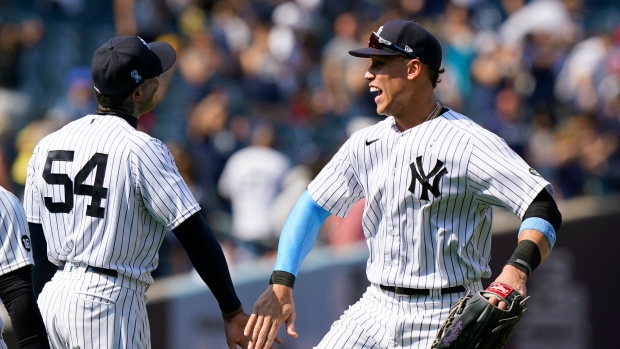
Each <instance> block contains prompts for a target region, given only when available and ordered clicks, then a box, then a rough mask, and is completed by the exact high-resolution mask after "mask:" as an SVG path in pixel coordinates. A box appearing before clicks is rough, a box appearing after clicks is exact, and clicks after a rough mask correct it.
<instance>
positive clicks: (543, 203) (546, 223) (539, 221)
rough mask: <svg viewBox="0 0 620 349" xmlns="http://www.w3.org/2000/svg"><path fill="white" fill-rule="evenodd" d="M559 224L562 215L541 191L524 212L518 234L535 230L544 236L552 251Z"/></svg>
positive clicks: (544, 190) (545, 193)
mask: <svg viewBox="0 0 620 349" xmlns="http://www.w3.org/2000/svg"><path fill="white" fill-rule="evenodd" d="M561 224H562V214H561V213H560V210H558V206H557V204H556V202H555V200H554V199H553V197H552V196H551V194H549V193H548V192H547V190H546V189H543V190H541V191H540V193H539V194H538V195H537V196H536V198H534V201H532V203H531V204H530V206H529V207H528V208H527V210H526V211H525V214H524V215H523V222H522V223H521V227H520V228H519V233H521V232H522V231H523V230H526V229H534V230H537V231H539V232H541V233H542V234H543V235H545V237H546V238H547V241H548V242H549V247H550V248H552V249H553V245H555V240H556V233H557V231H558V230H559V229H560V226H561Z"/></svg>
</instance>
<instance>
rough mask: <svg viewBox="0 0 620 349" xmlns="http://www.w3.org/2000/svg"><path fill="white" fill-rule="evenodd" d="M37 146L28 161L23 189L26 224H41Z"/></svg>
mask: <svg viewBox="0 0 620 349" xmlns="http://www.w3.org/2000/svg"><path fill="white" fill-rule="evenodd" d="M38 148H39V145H38V144H37V146H36V147H35V148H34V152H33V153H32V156H31V157H30V160H29V161H28V171H27V177H26V186H25V188H24V209H25V211H26V217H27V218H28V222H30V223H35V224H41V211H40V208H41V207H42V204H41V203H40V197H41V196H40V193H39V190H38V188H37V184H36V180H35V178H36V176H37V171H36V166H35V164H36V163H37V156H38V154H39V152H38V151H37V150H38Z"/></svg>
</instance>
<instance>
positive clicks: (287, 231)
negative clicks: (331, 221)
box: [274, 191, 330, 276]
mask: <svg viewBox="0 0 620 349" xmlns="http://www.w3.org/2000/svg"><path fill="white" fill-rule="evenodd" d="M329 215H330V213H329V212H328V211H327V210H325V209H324V208H322V207H321V206H319V204H317V203H316V201H314V199H312V197H311V196H310V193H308V191H305V192H304V193H303V195H302V196H301V197H300V198H299V200H297V203H296V204H295V207H293V210H292V211H291V213H290V214H289V216H288V219H287V220H286V223H285V224H284V228H282V234H281V235H280V242H279V244H278V257H277V259H276V265H275V268H274V270H282V271H286V272H289V273H291V274H293V275H295V276H297V273H298V272H299V266H300V265H301V261H302V260H303V259H304V258H305V257H306V255H307V254H308V252H310V249H311V248H312V246H313V245H314V242H315V241H316V237H317V235H318V233H319V230H320V229H321V226H322V225H323V222H325V219H327V217H328V216H329Z"/></svg>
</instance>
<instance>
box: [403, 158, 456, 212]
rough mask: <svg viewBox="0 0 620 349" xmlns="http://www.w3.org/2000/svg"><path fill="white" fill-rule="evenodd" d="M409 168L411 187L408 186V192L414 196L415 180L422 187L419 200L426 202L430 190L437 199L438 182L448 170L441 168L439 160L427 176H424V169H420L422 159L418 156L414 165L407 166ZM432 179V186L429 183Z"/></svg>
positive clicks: (438, 192) (441, 163)
mask: <svg viewBox="0 0 620 349" xmlns="http://www.w3.org/2000/svg"><path fill="white" fill-rule="evenodd" d="M409 167H410V168H411V177H412V178H411V185H409V191H410V192H412V193H413V194H415V181H416V179H417V180H418V181H420V185H422V195H420V200H427V201H428V191H429V190H430V191H431V193H432V194H433V196H434V197H438V196H439V195H441V192H440V191H439V180H440V179H441V177H443V176H444V175H445V174H446V173H448V170H446V168H445V167H443V162H442V161H441V160H437V163H436V164H435V167H434V168H433V170H432V171H431V172H429V174H428V175H426V174H424V169H423V168H422V157H421V156H418V157H417V158H416V159H415V164H414V163H413V162H412V163H411V164H409ZM433 176H434V177H435V179H433V185H432V186H431V184H430V183H429V180H430V179H431V178H433Z"/></svg>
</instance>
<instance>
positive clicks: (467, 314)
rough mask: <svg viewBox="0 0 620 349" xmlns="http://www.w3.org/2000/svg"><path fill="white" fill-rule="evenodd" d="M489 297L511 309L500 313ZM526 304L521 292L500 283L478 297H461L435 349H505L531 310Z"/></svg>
mask: <svg viewBox="0 0 620 349" xmlns="http://www.w3.org/2000/svg"><path fill="white" fill-rule="evenodd" d="M489 297H497V298H499V299H500V300H502V301H505V302H506V303H507V305H508V306H507V307H506V309H505V310H502V309H499V308H498V307H497V306H495V305H493V304H491V303H490V302H489V300H488V298H489ZM528 298H529V297H528ZM526 300H527V298H523V296H522V295H521V294H520V293H519V292H517V290H514V289H513V288H512V287H510V286H508V285H505V284H502V283H499V282H494V283H492V284H491V285H490V286H489V287H488V288H487V289H486V290H484V291H480V292H478V293H476V294H474V295H472V294H468V295H466V296H464V297H461V299H460V300H459V301H458V303H457V304H456V305H455V306H454V307H452V309H451V310H450V315H448V319H447V320H446V321H445V322H444V324H443V325H442V326H441V328H440V329H439V332H437V338H435V341H434V342H433V345H432V346H431V349H501V348H505V347H504V345H505V344H506V341H508V338H509V337H510V334H511V333H512V332H513V331H514V329H515V327H516V326H517V324H518V323H519V320H520V319H521V316H523V313H524V312H525V310H526V309H527V307H526V305H525V301H526Z"/></svg>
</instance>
